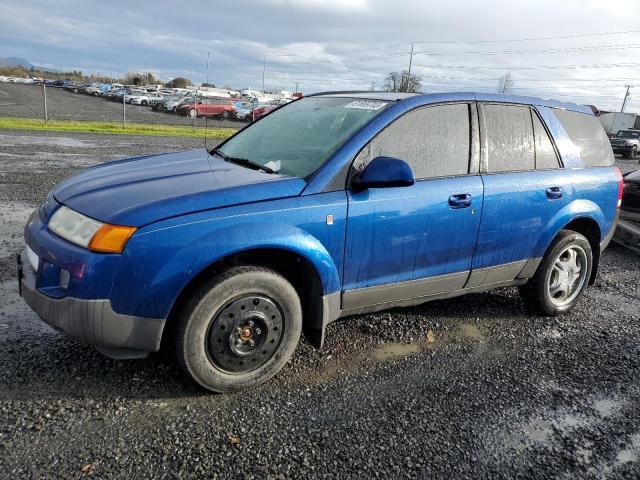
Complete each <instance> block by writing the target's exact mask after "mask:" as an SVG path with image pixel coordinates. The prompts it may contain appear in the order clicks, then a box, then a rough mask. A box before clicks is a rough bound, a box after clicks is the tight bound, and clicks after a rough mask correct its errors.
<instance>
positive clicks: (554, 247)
mask: <svg viewBox="0 0 640 480" xmlns="http://www.w3.org/2000/svg"><path fill="white" fill-rule="evenodd" d="M592 267H593V253H592V250H591V245H590V244H589V241H588V240H587V239H586V238H585V237H584V236H583V235H581V234H579V233H577V232H573V231H571V230H562V231H561V232H560V233H559V234H558V236H557V237H556V239H555V240H554V241H553V243H552V244H551V247H549V250H548V251H547V253H546V254H545V256H544V258H543V259H542V262H541V263H540V266H539V267H538V270H537V271H536V273H535V275H534V276H533V277H532V278H531V279H530V280H529V281H528V282H527V283H526V284H525V285H523V286H521V287H520V296H521V297H522V300H523V301H524V303H525V306H526V307H527V308H528V309H529V310H532V311H534V312H537V313H542V314H544V315H558V314H559V313H564V312H567V311H569V310H571V309H572V308H573V306H574V305H575V304H576V303H577V302H578V300H579V298H580V296H581V295H582V293H583V292H584V289H585V288H586V286H587V283H588V280H589V278H590V277H591V269H592Z"/></svg>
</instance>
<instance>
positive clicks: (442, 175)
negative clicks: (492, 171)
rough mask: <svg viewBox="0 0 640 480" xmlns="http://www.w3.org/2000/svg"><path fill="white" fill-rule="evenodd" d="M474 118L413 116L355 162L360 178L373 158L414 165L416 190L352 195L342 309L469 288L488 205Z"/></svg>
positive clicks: (439, 111)
mask: <svg viewBox="0 0 640 480" xmlns="http://www.w3.org/2000/svg"><path fill="white" fill-rule="evenodd" d="M471 107H473V108H471ZM475 111H476V110H475V105H470V104H468V103H453V104H445V105H437V106H431V107H422V108H419V109H416V110H413V111H411V112H408V113H406V114H405V115H403V116H402V117H400V118H399V119H397V120H395V121H394V122H393V123H392V124H390V125H389V126H387V127H386V128H385V129H384V130H383V131H382V132H380V133H379V134H378V135H377V136H376V137H375V138H374V139H373V140H372V141H371V142H370V143H369V144H368V145H367V146H365V148H364V149H363V150H362V151H361V152H360V153H359V154H358V157H357V158H356V159H355V161H354V170H355V171H361V169H363V168H364V167H365V166H366V165H367V164H368V162H370V161H371V159H373V158H375V157H378V156H390V157H396V158H400V159H401V160H404V161H405V162H407V163H408V164H409V166H410V167H411V169H412V170H413V173H414V176H415V179H416V182H415V183H414V185H412V186H409V187H391V188H369V189H366V190H362V191H354V190H353V189H349V191H348V192H347V198H348V205H349V206H348V218H347V235H346V248H345V263H344V274H343V275H344V277H343V288H344V295H343V300H342V302H343V304H342V308H343V309H349V308H358V307H364V306H371V305H375V304H384V303H388V302H396V301H401V300H410V299H413V298H420V297H425V296H429V295H433V294H437V293H441V292H446V291H452V290H457V289H460V288H462V287H463V286H464V284H465V283H466V281H467V278H468V276H469V272H470V269H471V261H472V257H473V251H474V248H475V245H476V238H477V235H478V229H479V225H480V216H481V209H482V200H483V186H482V179H481V177H480V176H479V174H478V162H477V156H478V155H477V151H478V149H477V146H476V145H473V144H472V138H471V137H472V134H471V133H472V131H475V132H477V128H472V126H473V125H477V121H476V118H477V117H476V116H475ZM474 137H475V135H474ZM473 142H476V138H474V139H473Z"/></svg>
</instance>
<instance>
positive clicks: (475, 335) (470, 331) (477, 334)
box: [460, 323, 487, 342]
mask: <svg viewBox="0 0 640 480" xmlns="http://www.w3.org/2000/svg"><path fill="white" fill-rule="evenodd" d="M460 330H461V331H462V335H463V336H464V337H466V338H469V339H471V340H476V341H478V342H485V341H486V340H487V337H486V336H485V334H484V333H482V332H481V331H480V329H479V328H478V327H476V326H475V325H472V324H470V323H463V324H461V325H460Z"/></svg>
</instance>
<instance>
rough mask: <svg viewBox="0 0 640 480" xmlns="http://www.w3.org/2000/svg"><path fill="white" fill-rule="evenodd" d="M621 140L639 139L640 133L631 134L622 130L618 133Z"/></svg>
mask: <svg viewBox="0 0 640 480" xmlns="http://www.w3.org/2000/svg"><path fill="white" fill-rule="evenodd" d="M618 137H619V138H639V137H640V132H629V131H625V130H621V131H619V132H618Z"/></svg>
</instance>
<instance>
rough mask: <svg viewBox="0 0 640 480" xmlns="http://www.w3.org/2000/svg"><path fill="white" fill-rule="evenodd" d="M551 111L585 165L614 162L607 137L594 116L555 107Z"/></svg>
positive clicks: (596, 165) (607, 164)
mask: <svg viewBox="0 0 640 480" xmlns="http://www.w3.org/2000/svg"><path fill="white" fill-rule="evenodd" d="M553 113H554V115H555V116H556V117H557V118H558V120H560V123H561V124H562V126H563V128H564V129H565V131H566V132H567V135H569V138H570V139H571V141H572V142H573V144H574V145H575V146H576V147H577V148H578V150H579V154H580V158H581V159H582V162H583V163H584V166H585V167H608V166H611V165H613V164H614V163H615V157H614V156H613V151H612V150H611V144H610V143H609V138H608V137H607V134H606V133H605V131H604V128H602V124H601V123H600V122H599V121H598V119H597V118H596V117H595V116H593V115H588V114H586V113H578V112H568V111H566V110H560V109H557V108H556V109H554V110H553Z"/></svg>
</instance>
